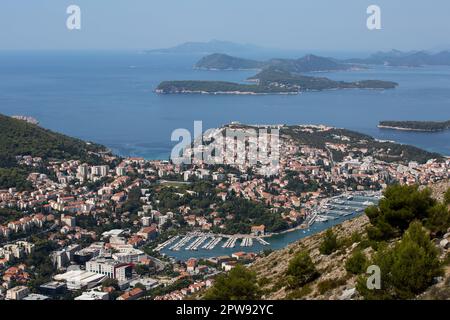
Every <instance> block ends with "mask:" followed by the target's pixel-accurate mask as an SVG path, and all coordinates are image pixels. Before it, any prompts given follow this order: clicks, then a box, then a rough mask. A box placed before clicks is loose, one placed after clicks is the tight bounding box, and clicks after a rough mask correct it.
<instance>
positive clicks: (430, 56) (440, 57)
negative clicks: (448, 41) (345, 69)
mask: <svg viewBox="0 0 450 320" xmlns="http://www.w3.org/2000/svg"><path fill="white" fill-rule="evenodd" d="M344 62H347V63H356V64H373V65H388V66H398V67H420V66H438V65H443V66H450V51H441V52H439V53H428V52H426V51H410V52H402V51H398V50H391V51H388V52H378V53H375V54H373V55H371V56H370V57H368V58H365V59H348V60H345V61H344Z"/></svg>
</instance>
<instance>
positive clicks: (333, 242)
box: [319, 229, 339, 255]
mask: <svg viewBox="0 0 450 320" xmlns="http://www.w3.org/2000/svg"><path fill="white" fill-rule="evenodd" d="M338 248H339V245H338V241H337V236H336V235H335V234H334V233H333V231H332V230H331V229H328V230H327V231H326V232H325V237H324V239H323V241H322V244H321V245H320V247H319V252H320V253H321V254H325V255H330V254H332V253H333V252H334V251H336V250H337V249H338Z"/></svg>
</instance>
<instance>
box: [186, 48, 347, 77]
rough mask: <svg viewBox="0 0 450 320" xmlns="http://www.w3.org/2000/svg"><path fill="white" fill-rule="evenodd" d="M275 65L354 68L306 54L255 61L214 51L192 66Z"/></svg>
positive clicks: (287, 68) (291, 69)
mask: <svg viewBox="0 0 450 320" xmlns="http://www.w3.org/2000/svg"><path fill="white" fill-rule="evenodd" d="M269 67H276V68H277V69H279V70H284V71H287V72H295V73H301V72H315V71H342V70H350V69H353V68H355V66H354V65H352V64H350V63H343V62H339V61H338V60H336V59H332V58H325V57H319V56H316V55H312V54H309V55H306V56H304V57H302V58H299V59H270V60H268V61H256V60H249V59H242V58H237V57H233V56H230V55H227V54H220V53H215V54H211V55H208V56H206V57H204V58H202V59H201V60H200V61H198V62H197V63H196V64H195V66H194V68H196V69H204V70H244V69H265V68H269Z"/></svg>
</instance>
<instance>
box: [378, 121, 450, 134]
mask: <svg viewBox="0 0 450 320" xmlns="http://www.w3.org/2000/svg"><path fill="white" fill-rule="evenodd" d="M378 128H381V129H394V130H405V131H423V132H438V131H444V130H448V129H450V120H449V121H380V124H379V125H378Z"/></svg>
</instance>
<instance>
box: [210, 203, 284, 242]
mask: <svg viewBox="0 0 450 320" xmlns="http://www.w3.org/2000/svg"><path fill="white" fill-rule="evenodd" d="M218 211H219V212H225V213H232V214H234V219H233V220H228V221H226V223H225V230H224V231H225V232H226V233H229V234H236V233H242V234H248V233H250V231H251V230H250V229H251V226H253V225H264V226H265V227H266V231H267V232H280V231H283V230H286V229H287V228H288V227H289V225H288V224H287V222H286V221H285V220H284V219H283V218H282V217H281V216H280V214H279V213H277V212H273V211H270V210H269V209H268V208H267V207H265V206H264V205H262V204H261V203H255V202H253V201H250V200H246V199H242V198H237V197H232V198H230V199H228V200H227V202H225V203H224V204H223V205H222V206H221V208H220V209H219V210H218Z"/></svg>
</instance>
